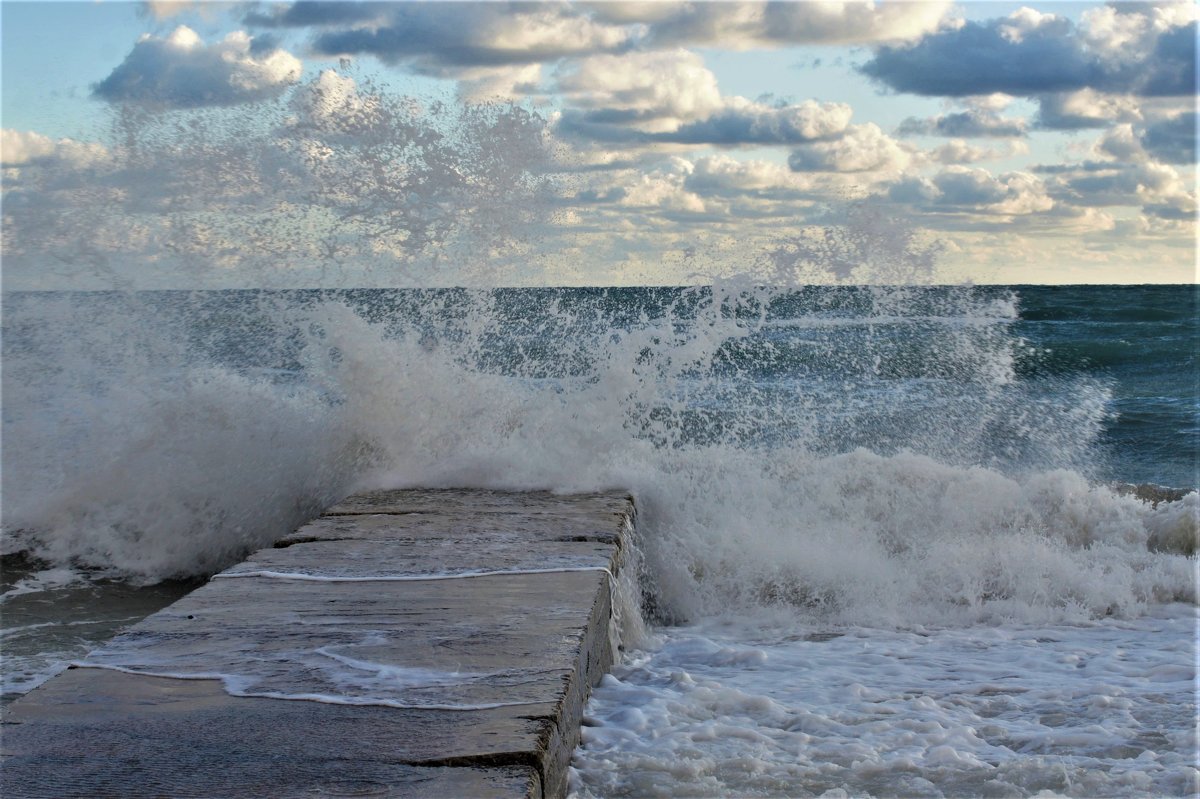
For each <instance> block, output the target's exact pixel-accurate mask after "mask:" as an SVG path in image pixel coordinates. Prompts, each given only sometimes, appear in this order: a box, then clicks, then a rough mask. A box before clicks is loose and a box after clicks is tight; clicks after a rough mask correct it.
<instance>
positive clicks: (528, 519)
mask: <svg viewBox="0 0 1200 799" xmlns="http://www.w3.org/2000/svg"><path fill="white" fill-rule="evenodd" d="M632 519H633V503H632V501H631V500H630V498H629V497H627V496H625V495H624V494H617V493H612V494H593V495H582V496H556V495H552V494H548V493H538V492H533V493H511V494H510V493H501V492H489V491H473V490H448V491H382V492H374V493H369V494H361V495H357V496H353V497H350V498H348V499H346V500H344V501H342V502H341V503H339V504H338V505H336V506H334V507H333V508H330V509H329V510H328V511H327V512H326V513H325V514H324V515H323V516H322V517H320V518H319V519H317V520H315V521H313V522H311V523H310V524H308V525H305V526H304V527H302V528H300V529H299V530H297V531H296V532H295V533H293V534H292V535H290V536H287V537H286V538H284V539H282V540H281V541H279V542H277V544H276V546H275V548H272V549H265V550H261V551H259V552H256V553H254V554H253V555H251V557H250V558H249V559H248V560H247V561H245V562H244V563H242V564H239V565H238V566H236V567H234V568H232V569H229V570H227V571H225V572H222V573H221V574H220V575H217V576H216V577H215V578H214V579H213V580H211V581H210V582H209V583H207V584H206V585H204V586H203V587H201V588H199V589H197V590H196V591H195V592H193V593H191V594H189V595H188V596H186V597H184V598H183V599H182V600H180V601H179V602H176V603H175V604H174V605H171V606H170V607H168V608H166V609H164V610H162V611H160V612H158V613H156V614H154V615H153V616H150V617H149V618H147V619H145V620H144V621H142V622H140V623H139V624H137V625H135V626H134V627H132V628H130V629H129V630H128V631H126V632H125V633H123V634H122V635H121V636H118V637H117V638H116V639H114V640H113V641H112V642H111V643H110V644H108V645H106V646H105V647H103V648H101V649H100V650H98V651H96V652H94V653H92V655H90V656H89V657H88V659H87V661H85V663H84V665H82V666H80V667H74V668H72V669H70V670H68V671H66V672H64V673H62V674H60V675H59V676H57V677H55V678H54V679H52V680H50V681H49V682H47V683H46V684H44V685H43V686H41V687H40V688H38V689H36V690H34V691H32V692H30V693H29V694H28V695H27V696H25V697H23V698H21V699H19V700H17V701H16V702H14V703H13V704H12V705H10V706H9V708H8V710H7V713H6V715H5V718H4V724H3V727H2V729H0V732H2V735H3V737H2V739H0V744H2V747H3V756H4V762H3V769H2V771H0V794H2V795H3V796H5V797H43V796H44V797H101V796H112V797H150V796H171V797H176V796H178V797H257V796H289V797H290V796H406V797H425V796H428V797H488V796H498V797H558V796H563V795H564V794H565V792H566V772H567V765H568V762H569V760H570V757H571V752H572V751H573V750H574V748H575V746H576V744H577V743H578V740H579V725H580V719H581V715H582V712H583V705H584V702H585V701H586V698H587V694H588V691H589V690H590V687H591V686H592V685H593V684H595V683H596V682H597V681H598V680H599V679H600V677H601V676H602V675H603V673H604V671H605V670H606V669H607V668H608V666H609V665H610V664H611V662H612V657H613V653H612V648H611V640H610V620H611V616H612V594H611V590H612V586H611V582H610V575H612V574H615V573H616V571H617V568H618V566H619V564H620V553H621V547H622V541H623V536H624V535H625V534H626V532H627V531H628V530H629V529H631V525H632ZM153 674H159V675H161V674H170V675H173V676H171V677H163V676H149V675H153ZM181 678H186V679H181Z"/></svg>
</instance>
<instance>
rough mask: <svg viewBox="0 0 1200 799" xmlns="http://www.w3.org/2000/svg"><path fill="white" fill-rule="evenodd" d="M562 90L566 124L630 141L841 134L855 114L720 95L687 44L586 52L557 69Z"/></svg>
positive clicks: (733, 141)
mask: <svg viewBox="0 0 1200 799" xmlns="http://www.w3.org/2000/svg"><path fill="white" fill-rule="evenodd" d="M557 89H558V90H559V91H561V92H563V93H564V95H565V96H566V97H567V99H568V101H569V102H570V103H571V105H572V106H573V107H572V108H568V110H567V112H566V113H565V114H564V115H563V117H562V121H561V124H560V128H561V129H563V130H565V131H567V132H571V133H575V134H577V135H581V136H583V137H586V138H592V139H595V140H601V141H614V142H626V143H631V144H636V143H651V142H663V143H679V144H717V145H726V146H737V145H743V144H795V143H798V142H806V141H812V140H820V139H830V138H836V137H837V136H839V135H841V134H842V133H843V132H844V131H845V130H846V129H847V126H848V125H849V122H850V117H851V114H852V110H851V108H850V106H848V105H846V104H844V103H817V102H815V101H812V100H808V101H805V102H803V103H798V104H794V105H784V106H769V105H764V104H762V103H756V102H752V101H750V100H747V99H745V98H743V97H727V96H722V94H721V92H720V89H719V87H718V86H717V79H716V76H715V75H714V74H713V73H712V72H711V71H709V69H708V68H707V67H705V66H704V62H703V60H702V59H701V58H700V56H699V55H697V54H695V53H691V52H689V51H687V50H682V49H677V50H668V51H661V52H646V53H631V54H628V55H624V56H607V55H605V56H593V57H591V58H586V59H583V60H581V61H580V62H578V63H575V64H571V65H569V66H566V67H564V68H563V69H562V70H561V71H560V72H559V75H558V80H557Z"/></svg>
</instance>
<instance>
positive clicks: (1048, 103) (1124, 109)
mask: <svg viewBox="0 0 1200 799" xmlns="http://www.w3.org/2000/svg"><path fill="white" fill-rule="evenodd" d="M1141 105H1142V103H1141V101H1140V99H1139V98H1137V97H1134V96H1132V95H1129V94H1106V93H1104V92H1100V91H1096V90H1095V89H1080V90H1078V91H1074V92H1054V93H1051V94H1044V95H1042V96H1040V97H1039V98H1038V117H1037V124H1038V126H1039V127H1042V128H1049V129H1052V130H1079V129H1081V128H1104V127H1108V126H1109V125H1111V124H1112V123H1113V122H1130V121H1135V120H1140V119H1141V118H1142V111H1141Z"/></svg>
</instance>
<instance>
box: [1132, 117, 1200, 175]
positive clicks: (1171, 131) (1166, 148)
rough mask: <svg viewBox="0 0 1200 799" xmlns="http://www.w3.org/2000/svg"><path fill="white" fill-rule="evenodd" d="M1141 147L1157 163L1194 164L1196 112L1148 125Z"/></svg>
mask: <svg viewBox="0 0 1200 799" xmlns="http://www.w3.org/2000/svg"><path fill="white" fill-rule="evenodd" d="M1142 146H1143V147H1145V148H1146V152H1148V153H1150V155H1152V156H1154V157H1155V158H1156V159H1158V160H1159V161H1166V162H1167V163H1169V164H1194V163H1196V112H1195V111H1189V112H1188V113H1185V114H1180V115H1179V116H1177V117H1174V118H1173V119H1167V120H1164V121H1162V122H1158V123H1155V124H1153V125H1150V126H1149V127H1147V128H1146V134H1145V136H1143V137H1142Z"/></svg>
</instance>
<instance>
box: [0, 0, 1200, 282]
mask: <svg viewBox="0 0 1200 799" xmlns="http://www.w3.org/2000/svg"><path fill="white" fill-rule="evenodd" d="M1197 18H1198V7H1197V5H1196V4H1194V3H1192V2H1181V3H1171V2H1163V3H1111V4H1096V3H1078V2H1072V3H1061V2H1058V3H1054V2H1047V3H1041V2H1031V3H1029V4H1027V5H1023V4H1019V3H983V2H967V3H952V2H856V1H854V0H850V1H849V2H789V3H775V2H713V3H684V2H591V3H566V2H562V3H499V2H488V3H475V2H454V3H451V2H432V3H420V2H386V3H357V2H295V3H288V2H279V3H263V2H251V3H244V2H238V3H194V2H148V3H131V2H120V3H115V2H86V3H83V2H10V1H9V0H5V1H4V2H2V3H0V38H2V41H0V44H2V64H0V70H2V72H0V128H2V129H3V130H2V138H0V162H2V190H3V195H2V200H0V202H2V209H3V216H4V223H3V246H2V249H0V281H2V282H3V286H4V288H5V289H40V288H97V287H98V288H113V287H139V288H143V287H144V288H161V287H171V288H176V287H217V286H259V285H264V286H267V285H270V286H321V285H335V286H350V285H453V284H463V283H466V284H474V283H484V284H504V285H528V284H551V285H600V284H605V285H607V284H658V283H668V284H678V283H696V282H706V281H708V280H711V279H716V278H722V277H729V276H733V275H738V274H753V275H756V276H758V277H759V279H766V280H779V281H783V280H795V281H800V282H826V281H832V280H842V281H849V282H897V281H906V280H920V281H928V280H933V281H935V282H962V281H969V282H977V283H1164V282H1165V283H1193V282H1196V279H1197V271H1196V224H1197V218H1196V190H1197V189H1196V185H1197V183H1196V171H1195V169H1196V29H1197Z"/></svg>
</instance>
